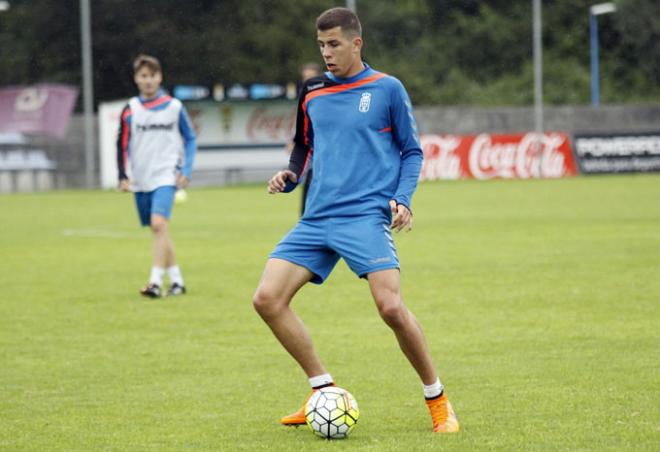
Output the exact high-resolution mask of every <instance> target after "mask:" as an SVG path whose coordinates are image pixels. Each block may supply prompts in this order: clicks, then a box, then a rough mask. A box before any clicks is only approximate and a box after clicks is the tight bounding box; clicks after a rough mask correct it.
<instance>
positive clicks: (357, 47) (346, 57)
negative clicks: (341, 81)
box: [317, 27, 362, 78]
mask: <svg viewBox="0 0 660 452" xmlns="http://www.w3.org/2000/svg"><path fill="white" fill-rule="evenodd" d="M317 38H318V43H319V49H320V50H321V55H322V56H323V60H324V61H325V65H326V66H327V68H328V71H330V72H331V73H332V75H334V76H335V77H341V78H346V77H352V76H354V75H356V74H357V73H358V72H360V71H361V70H362V58H361V56H360V51H361V49H362V38H360V37H358V36H355V37H351V36H347V35H346V34H344V32H343V31H342V29H341V27H335V28H330V29H329V30H318V32H317Z"/></svg>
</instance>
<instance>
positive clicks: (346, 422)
mask: <svg viewBox="0 0 660 452" xmlns="http://www.w3.org/2000/svg"><path fill="white" fill-rule="evenodd" d="M359 416H360V410H359V409H358V404H357V402H356V401H355V398H354V397H353V396H352V395H351V393H350V392H348V391H347V390H345V389H342V388H338V387H337V386H328V387H327V388H321V389H319V390H318V391H316V392H315V393H314V394H312V396H311V397H310V398H309V400H308V401H307V405H305V419H306V420H307V425H308V426H309V428H311V429H312V431H313V432H314V433H315V434H316V435H318V436H320V437H322V438H326V439H340V438H346V437H347V436H348V434H349V433H351V430H353V427H355V423H356V422H357V420H358V417H359Z"/></svg>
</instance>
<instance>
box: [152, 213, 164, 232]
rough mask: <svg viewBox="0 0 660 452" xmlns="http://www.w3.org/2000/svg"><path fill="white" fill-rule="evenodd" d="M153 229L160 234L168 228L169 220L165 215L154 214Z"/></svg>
mask: <svg viewBox="0 0 660 452" xmlns="http://www.w3.org/2000/svg"><path fill="white" fill-rule="evenodd" d="M151 230H152V231H153V232H154V234H160V233H163V232H165V231H166V230H167V220H166V219H165V217H161V216H160V215H154V216H152V217H151Z"/></svg>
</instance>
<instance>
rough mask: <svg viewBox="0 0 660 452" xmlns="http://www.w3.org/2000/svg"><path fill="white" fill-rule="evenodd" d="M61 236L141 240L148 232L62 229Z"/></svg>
mask: <svg viewBox="0 0 660 452" xmlns="http://www.w3.org/2000/svg"><path fill="white" fill-rule="evenodd" d="M62 235H63V236H65V237H88V238H100V239H127V238H128V239H142V238H145V237H150V234H149V232H148V231H146V230H145V231H143V232H121V231H113V230H112V229H68V228H67V229H62ZM174 236H175V237H174V238H177V237H179V238H202V237H204V238H206V237H215V236H217V233H213V232H210V231H196V232H193V233H190V232H189V233H178V234H174Z"/></svg>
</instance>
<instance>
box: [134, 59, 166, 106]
mask: <svg viewBox="0 0 660 452" xmlns="http://www.w3.org/2000/svg"><path fill="white" fill-rule="evenodd" d="M134 80H135V84H136V85H137V87H138V90H139V91H140V94H141V95H142V96H144V97H146V98H147V99H149V98H151V97H154V96H155V95H156V93H157V92H158V89H159V88H160V84H161V82H162V81H163V74H161V73H160V71H153V70H151V69H150V68H148V67H147V66H142V67H141V68H140V69H138V71H137V72H136V73H135V77H134Z"/></svg>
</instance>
